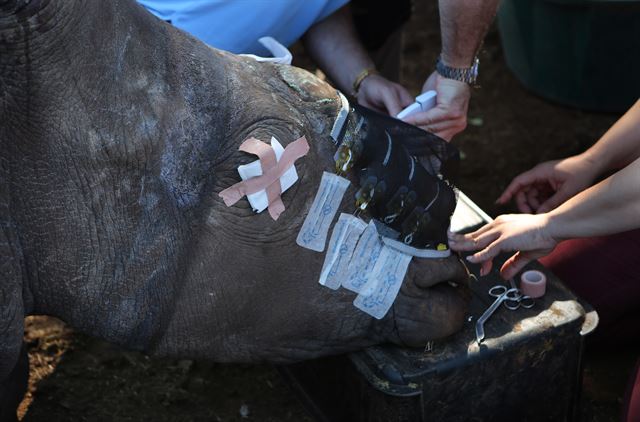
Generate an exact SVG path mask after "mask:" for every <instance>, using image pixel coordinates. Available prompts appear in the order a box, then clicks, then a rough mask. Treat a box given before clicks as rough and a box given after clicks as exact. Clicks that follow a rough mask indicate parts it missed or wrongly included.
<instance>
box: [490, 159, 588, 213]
mask: <svg viewBox="0 0 640 422" xmlns="http://www.w3.org/2000/svg"><path fill="white" fill-rule="evenodd" d="M598 173H599V169H598V168H597V166H596V164H595V163H593V162H592V161H591V160H589V159H587V158H585V157H583V156H581V155H576V156H573V157H569V158H565V159H564V160H555V161H547V162H544V163H541V164H538V165H537V166H535V167H534V168H532V169H531V170H529V171H526V172H524V173H522V174H520V175H519V176H517V177H516V178H514V179H513V180H512V181H511V183H510V184H509V186H507V188H506V189H505V190H504V192H503V193H502V195H500V197H499V198H498V200H497V201H496V202H497V203H498V204H506V203H507V202H509V201H510V200H511V199H512V198H514V197H515V200H516V204H517V205H518V209H519V210H520V211H521V212H524V213H533V212H536V213H539V214H541V213H545V212H548V211H551V210H552V209H554V208H556V207H557V206H558V205H560V204H562V203H563V202H565V201H566V200H567V199H569V198H571V197H572V196H574V195H575V194H577V193H579V192H581V191H583V190H584V189H586V188H588V187H589V186H591V185H592V184H593V181H594V180H595V178H596V177H597V176H598Z"/></svg>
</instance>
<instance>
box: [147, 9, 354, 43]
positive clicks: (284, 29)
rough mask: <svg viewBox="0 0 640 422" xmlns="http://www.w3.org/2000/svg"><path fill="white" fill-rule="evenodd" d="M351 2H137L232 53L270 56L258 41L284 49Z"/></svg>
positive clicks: (203, 39)
mask: <svg viewBox="0 0 640 422" xmlns="http://www.w3.org/2000/svg"><path fill="white" fill-rule="evenodd" d="M348 1H349V0H138V2H139V3H140V4H142V5H143V6H145V7H146V8H147V9H148V10H149V11H150V12H151V13H153V14H154V15H156V16H157V17H159V18H160V19H163V20H167V21H171V23H172V24H173V25H174V26H176V27H178V28H180V29H183V30H184V31H186V32H189V33H190V34H192V35H193V36H195V37H196V38H199V39H200V40H202V41H204V42H206V43H207V44H209V45H211V46H213V47H216V48H219V49H221V50H227V51H231V52H232V53H252V54H257V55H269V53H268V52H267V51H266V50H265V48H264V47H262V45H260V44H259V43H258V38H260V37H264V36H271V37H273V38H275V39H276V40H278V41H279V42H280V43H282V44H284V45H285V46H289V45H291V44H293V43H294V42H295V41H297V40H298V39H299V38H300V37H301V36H302V35H303V34H304V33H305V32H306V31H307V29H309V27H311V26H312V25H313V24H314V23H316V22H318V21H320V20H322V19H324V18H326V17H327V16H329V15H331V14H332V13H333V12H335V11H336V10H338V9H339V8H340V7H342V6H343V5H345V4H346V3H347V2H348Z"/></svg>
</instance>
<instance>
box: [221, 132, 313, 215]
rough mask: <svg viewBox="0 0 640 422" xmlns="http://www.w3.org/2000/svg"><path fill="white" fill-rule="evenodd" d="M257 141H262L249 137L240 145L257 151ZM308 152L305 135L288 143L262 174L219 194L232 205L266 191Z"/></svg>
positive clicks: (227, 203)
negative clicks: (276, 159) (274, 161)
mask: <svg viewBox="0 0 640 422" xmlns="http://www.w3.org/2000/svg"><path fill="white" fill-rule="evenodd" d="M256 141H257V142H262V141H258V140H256V139H249V140H247V141H245V142H244V143H243V144H242V145H241V146H240V148H241V150H246V149H249V150H251V151H250V152H251V153H256V152H254V151H257V150H258V149H261V148H259V147H257V146H256V144H255V142H256ZM265 145H266V144H265ZM261 150H262V149H261ZM308 152H309V144H308V143H307V140H306V138H305V137H304V136H303V137H302V138H300V139H297V140H295V141H293V142H291V143H290V144H289V145H287V147H286V148H285V149H284V152H283V153H282V155H281V157H280V160H279V161H277V163H275V165H273V166H271V167H270V168H264V169H263V170H264V172H263V173H262V174H261V175H259V176H256V177H251V178H249V179H247V180H243V181H241V182H239V183H236V184H234V185H233V186H230V187H228V188H227V189H225V190H223V191H222V192H220V193H219V194H218V195H219V196H220V197H221V198H222V199H223V201H224V203H225V205H226V206H228V207H230V206H232V205H233V204H235V203H236V202H238V201H239V200H240V199H241V198H242V197H243V196H245V195H247V196H249V195H251V194H255V193H258V192H260V191H263V190H265V191H266V189H267V188H268V187H269V186H271V185H272V184H274V183H280V178H281V177H282V176H283V175H284V174H285V173H286V172H287V170H289V169H290V168H291V167H292V166H293V165H294V163H295V161H296V160H297V159H299V158H301V157H303V156H305V155H306V154H307V153H308ZM241 177H242V173H241ZM266 195H267V197H268V192H267V193H266ZM278 198H279V195H278ZM282 209H284V205H282ZM272 217H273V215H272ZM276 218H277V217H275V218H274V219H276Z"/></svg>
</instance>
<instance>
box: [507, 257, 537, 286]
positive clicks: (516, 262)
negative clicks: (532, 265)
mask: <svg viewBox="0 0 640 422" xmlns="http://www.w3.org/2000/svg"><path fill="white" fill-rule="evenodd" d="M534 259H536V255H535V254H534V253H532V252H521V251H518V252H516V253H515V254H514V255H513V256H512V257H510V258H509V259H507V260H506V261H505V263H504V264H502V268H500V275H502V278H504V279H505V280H508V279H510V278H512V277H515V275H516V274H518V273H519V272H520V270H522V269H523V268H524V267H525V266H526V265H527V264H528V263H529V262H531V261H533V260H534Z"/></svg>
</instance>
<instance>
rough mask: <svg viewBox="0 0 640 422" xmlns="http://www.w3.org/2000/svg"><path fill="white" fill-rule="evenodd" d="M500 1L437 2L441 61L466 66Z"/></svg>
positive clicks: (476, 49) (455, 0)
mask: <svg viewBox="0 0 640 422" xmlns="http://www.w3.org/2000/svg"><path fill="white" fill-rule="evenodd" d="M498 3H499V0H439V5H440V28H441V32H442V60H443V62H444V63H445V64H446V65H447V66H451V67H469V66H470V65H471V63H472V61H473V58H474V57H475V56H476V55H477V54H478V50H479V49H480V45H481V44H482V40H483V38H484V36H485V35H486V33H487V30H488V29H489V26H490V25H491V22H492V21H493V18H494V16H495V14H496V10H497V8H498Z"/></svg>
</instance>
